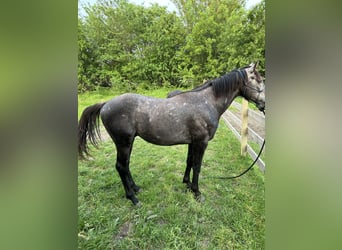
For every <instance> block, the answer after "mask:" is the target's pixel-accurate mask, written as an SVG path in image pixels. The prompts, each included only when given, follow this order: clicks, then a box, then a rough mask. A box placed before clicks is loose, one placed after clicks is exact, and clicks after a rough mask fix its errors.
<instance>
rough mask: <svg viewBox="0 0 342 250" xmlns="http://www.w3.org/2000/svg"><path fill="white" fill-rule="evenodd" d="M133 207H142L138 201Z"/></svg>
mask: <svg viewBox="0 0 342 250" xmlns="http://www.w3.org/2000/svg"><path fill="white" fill-rule="evenodd" d="M134 207H136V208H140V207H142V204H141V202H140V201H138V203H135V204H134Z"/></svg>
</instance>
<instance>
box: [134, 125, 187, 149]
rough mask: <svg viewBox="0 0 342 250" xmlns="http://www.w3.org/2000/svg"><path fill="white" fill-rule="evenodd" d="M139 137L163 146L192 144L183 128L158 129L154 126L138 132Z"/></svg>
mask: <svg viewBox="0 0 342 250" xmlns="http://www.w3.org/2000/svg"><path fill="white" fill-rule="evenodd" d="M169 125H171V124H169ZM137 135H138V136H140V137H141V138H143V139H144V140H145V141H148V142H150V143H153V144H157V145H163V146H170V145H176V144H189V143H191V137H190V135H189V133H188V132H187V129H186V128H184V127H183V126H179V127H175V126H173V127H172V128H171V127H170V126H163V127H158V126H156V125H155V124H154V125H151V126H149V127H148V129H145V130H144V131H137Z"/></svg>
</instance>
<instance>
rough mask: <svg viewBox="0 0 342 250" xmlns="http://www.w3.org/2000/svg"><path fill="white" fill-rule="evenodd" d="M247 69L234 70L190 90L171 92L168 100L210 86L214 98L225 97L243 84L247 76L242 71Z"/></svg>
mask: <svg viewBox="0 0 342 250" xmlns="http://www.w3.org/2000/svg"><path fill="white" fill-rule="evenodd" d="M247 67H248V66H246V67H243V68H241V69H235V70H233V71H231V72H229V73H227V74H225V75H223V76H220V77H218V78H215V79H212V80H208V81H206V82H205V83H204V84H202V85H200V86H197V87H195V88H193V89H192V90H187V91H180V90H175V91H172V92H171V93H169V95H168V98H170V97H173V96H176V95H179V94H183V93H188V92H198V91H201V90H203V89H206V88H208V87H210V86H212V87H213V91H214V95H215V97H221V96H225V95H227V94H228V93H229V92H231V91H234V90H235V89H236V88H238V87H239V86H240V85H241V84H243V83H244V82H245V81H246V80H247V74H246V71H245V70H244V69H245V68H247Z"/></svg>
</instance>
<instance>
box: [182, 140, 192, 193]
mask: <svg viewBox="0 0 342 250" xmlns="http://www.w3.org/2000/svg"><path fill="white" fill-rule="evenodd" d="M192 166H193V152H192V144H189V145H188V158H187V160H186V169H185V173H184V177H183V183H186V185H187V187H188V188H191V182H190V172H191V168H192Z"/></svg>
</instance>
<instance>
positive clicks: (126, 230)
mask: <svg viewBox="0 0 342 250" xmlns="http://www.w3.org/2000/svg"><path fill="white" fill-rule="evenodd" d="M133 226H134V225H133V223H132V222H130V221H126V222H125V223H124V224H122V226H121V227H120V230H119V233H118V234H117V235H114V237H113V239H114V241H118V240H123V239H124V238H126V237H127V236H129V235H131V234H132V232H133Z"/></svg>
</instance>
